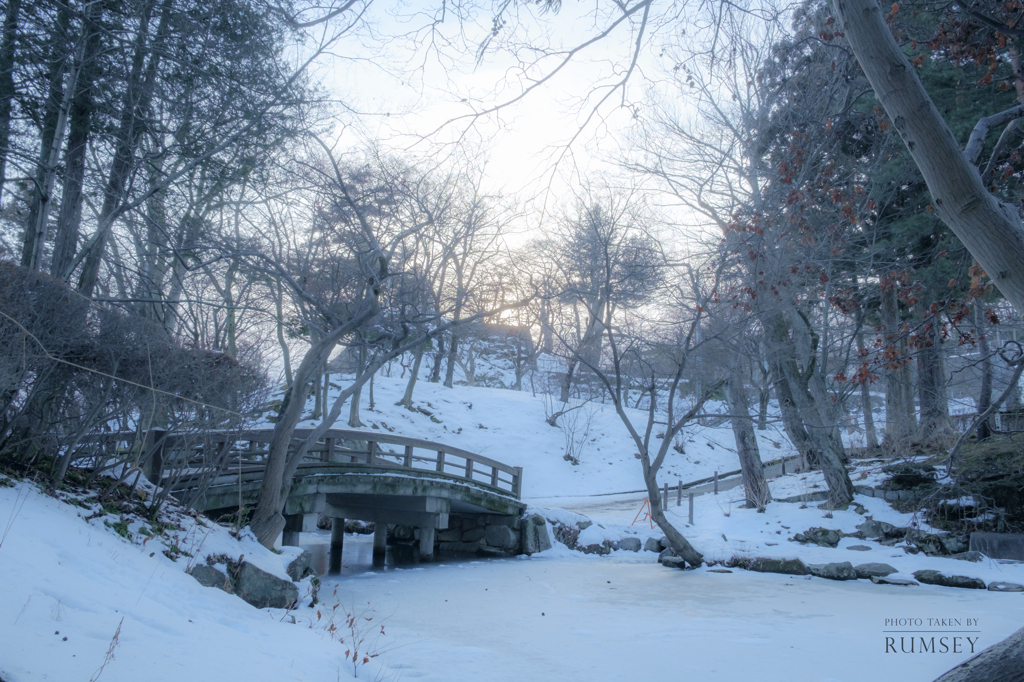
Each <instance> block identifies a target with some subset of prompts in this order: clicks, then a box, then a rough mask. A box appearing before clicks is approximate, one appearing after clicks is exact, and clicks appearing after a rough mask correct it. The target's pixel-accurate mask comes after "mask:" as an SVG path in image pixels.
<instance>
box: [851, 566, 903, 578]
mask: <svg viewBox="0 0 1024 682" xmlns="http://www.w3.org/2000/svg"><path fill="white" fill-rule="evenodd" d="M853 571H854V573H856V574H857V577H858V578H862V579H867V578H884V577H885V576H887V575H891V574H893V573H896V569H895V568H893V567H892V566H890V565H889V564H880V563H870V564H857V565H856V566H854V567H853Z"/></svg>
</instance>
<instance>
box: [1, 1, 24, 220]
mask: <svg viewBox="0 0 1024 682" xmlns="http://www.w3.org/2000/svg"><path fill="white" fill-rule="evenodd" d="M20 13H21V0H7V13H6V14H4V27H3V35H2V37H0V203H3V198H4V183H5V181H6V180H7V156H8V154H10V149H11V111H12V110H13V108H14V97H15V95H16V94H17V93H16V92H15V90H14V55H15V46H16V45H17V40H18V15H19V14H20Z"/></svg>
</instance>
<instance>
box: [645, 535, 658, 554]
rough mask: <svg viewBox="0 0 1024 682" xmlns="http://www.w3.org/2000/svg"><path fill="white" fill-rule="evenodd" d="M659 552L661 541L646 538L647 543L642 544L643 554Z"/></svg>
mask: <svg viewBox="0 0 1024 682" xmlns="http://www.w3.org/2000/svg"><path fill="white" fill-rule="evenodd" d="M661 550H662V546H661V540H659V539H658V538H647V542H645V543H644V551H645V552H660V551H661Z"/></svg>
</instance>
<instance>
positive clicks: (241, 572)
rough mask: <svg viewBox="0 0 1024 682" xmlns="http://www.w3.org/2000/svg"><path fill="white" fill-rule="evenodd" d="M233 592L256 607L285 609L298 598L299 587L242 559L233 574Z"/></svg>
mask: <svg viewBox="0 0 1024 682" xmlns="http://www.w3.org/2000/svg"><path fill="white" fill-rule="evenodd" d="M234 583H235V594H237V595H238V596H239V597H241V598H242V599H244V600H245V601H246V602H248V603H250V604H252V605H253V606H255V607H256V608H258V609H266V608H271V609H286V608H288V607H289V606H291V605H292V604H294V603H295V602H296V601H298V599H299V588H297V587H296V586H295V583H293V582H291V581H290V580H285V579H283V578H278V577H277V576H274V575H271V574H269V573H267V572H266V571H264V570H263V569H261V568H257V567H256V566H253V565H252V564H250V563H249V562H248V561H243V562H242V565H241V566H239V568H238V573H237V575H236V576H235V581H234Z"/></svg>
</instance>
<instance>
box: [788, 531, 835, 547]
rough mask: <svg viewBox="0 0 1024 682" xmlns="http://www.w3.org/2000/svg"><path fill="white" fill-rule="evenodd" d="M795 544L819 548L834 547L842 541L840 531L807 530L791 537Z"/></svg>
mask: <svg viewBox="0 0 1024 682" xmlns="http://www.w3.org/2000/svg"><path fill="white" fill-rule="evenodd" d="M793 539H794V540H796V541H797V542H804V543H814V544H816V545H818V546H820V547H835V546H836V545H838V544H839V541H840V540H842V539H843V533H842V531H838V530H832V529H830V528H808V529H807V530H805V531H804V532H803V533H797V534H796V535H795V536H793Z"/></svg>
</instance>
